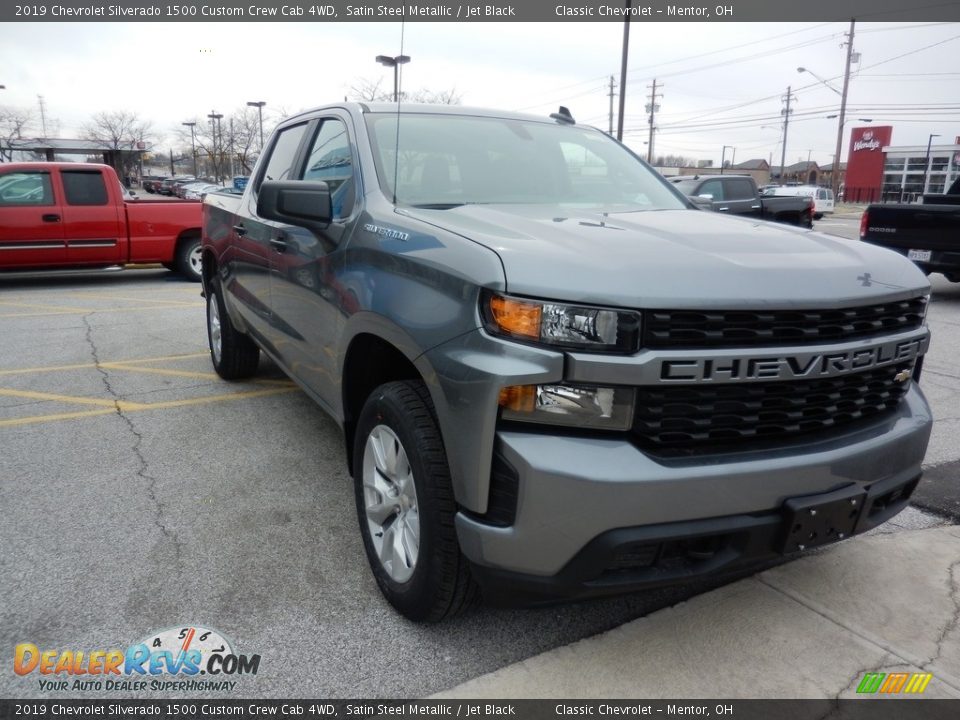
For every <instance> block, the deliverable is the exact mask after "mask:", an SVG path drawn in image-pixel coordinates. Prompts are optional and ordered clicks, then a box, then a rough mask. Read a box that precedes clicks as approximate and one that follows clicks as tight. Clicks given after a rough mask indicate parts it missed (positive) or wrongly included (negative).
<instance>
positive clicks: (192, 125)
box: [180, 122, 197, 177]
mask: <svg viewBox="0 0 960 720" xmlns="http://www.w3.org/2000/svg"><path fill="white" fill-rule="evenodd" d="M180 124H181V125H183V126H184V127H188V128H190V152H191V153H192V154H193V176H194V177H197V143H196V140H195V136H194V133H193V129H194V128H195V127H196V126H197V124H196V123H195V122H185V123H180Z"/></svg>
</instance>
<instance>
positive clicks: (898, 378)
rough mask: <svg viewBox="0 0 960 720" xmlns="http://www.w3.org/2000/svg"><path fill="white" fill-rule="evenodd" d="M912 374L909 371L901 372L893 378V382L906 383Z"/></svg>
mask: <svg viewBox="0 0 960 720" xmlns="http://www.w3.org/2000/svg"><path fill="white" fill-rule="evenodd" d="M910 375H911V372H910V371H909V370H901V371H900V372H898V373H897V374H896V375H894V376H893V381H894V382H898V383H905V382H906V381H907V380H909V379H910Z"/></svg>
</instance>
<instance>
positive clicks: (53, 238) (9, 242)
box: [0, 166, 67, 269]
mask: <svg viewBox="0 0 960 720" xmlns="http://www.w3.org/2000/svg"><path fill="white" fill-rule="evenodd" d="M66 258H67V252H66V245H65V243H64V238H63V217H62V211H61V208H60V206H59V205H58V203H57V198H56V195H55V193H54V189H53V180H52V177H51V175H50V171H49V170H43V169H37V170H16V169H9V170H7V169H4V168H2V166H0V269H8V268H25V267H42V266H53V265H63V264H64V263H65V262H66Z"/></svg>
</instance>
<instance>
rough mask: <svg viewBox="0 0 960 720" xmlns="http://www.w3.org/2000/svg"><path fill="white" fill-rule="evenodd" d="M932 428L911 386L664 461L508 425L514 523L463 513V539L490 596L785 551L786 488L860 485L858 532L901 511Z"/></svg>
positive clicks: (689, 569)
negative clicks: (824, 435)
mask: <svg viewBox="0 0 960 720" xmlns="http://www.w3.org/2000/svg"><path fill="white" fill-rule="evenodd" d="M931 425H932V417H931V413H930V409H929V407H928V406H927V403H926V400H925V399H924V397H923V394H922V392H921V391H920V389H919V387H918V386H917V385H916V384H913V385H912V387H911V388H910V390H909V391H908V392H907V394H906V396H905V397H904V399H903V401H902V402H901V403H900V405H899V407H898V410H897V412H896V413H895V414H894V415H892V416H888V417H885V418H884V419H883V420H882V421H877V422H875V423H872V424H869V425H865V426H861V427H859V428H858V429H856V430H849V431H847V432H844V433H838V434H836V435H834V436H832V437H830V438H829V439H825V440H818V441H811V442H807V443H805V444H804V443H802V441H801V442H798V443H796V444H791V445H790V446H789V447H782V448H778V449H769V450H757V451H752V452H727V453H723V454H718V455H715V456H705V455H698V456H696V457H690V458H670V459H666V458H658V457H655V456H652V455H649V454H647V453H644V452H643V451H641V450H640V449H638V448H637V447H635V446H634V445H633V444H631V443H630V442H629V440H627V439H619V438H600V437H593V438H587V437H575V436H558V435H556V434H550V435H547V434H540V433H537V432H530V431H520V430H505V429H501V430H500V431H499V432H498V433H497V442H496V453H497V456H498V457H499V460H498V463H499V464H501V465H502V466H503V467H506V468H512V469H513V474H514V475H515V481H516V482H515V500H513V502H514V503H515V507H514V508H513V512H512V514H511V515H510V524H509V525H508V526H505V527H498V526H496V525H493V524H491V523H490V522H489V518H485V517H482V516H477V515H473V514H470V513H467V512H461V513H459V514H458V515H457V519H456V525H457V532H458V536H459V539H460V545H461V548H462V550H463V552H464V554H465V555H466V557H467V558H468V560H469V561H470V562H471V563H472V564H473V566H474V569H475V575H476V577H477V579H478V580H479V581H480V582H481V584H482V585H484V586H485V587H486V589H487V591H488V595H489V594H493V593H492V592H491V591H492V590H493V589H494V587H500V588H509V592H510V594H511V595H512V596H514V601H517V602H524V601H525V600H524V599H523V597H524V596H530V597H531V598H543V599H546V598H548V597H557V596H565V597H570V596H579V595H593V594H603V593H608V592H622V591H624V590H629V589H633V588H639V587H648V586H653V585H659V584H668V583H674V582H679V581H682V580H688V579H693V578H696V577H699V576H701V575H709V574H712V573H716V572H720V571H725V570H730V569H733V568H734V567H736V566H739V565H744V564H748V563H749V562H751V561H756V560H760V559H763V558H765V557H769V556H773V555H776V554H777V553H778V552H780V551H784V550H789V548H786V546H785V544H784V540H783V539H784V537H785V533H786V532H787V528H786V527H785V524H786V522H787V517H788V511H787V510H786V509H785V503H786V502H787V501H788V500H789V499H791V498H797V497H801V496H815V495H818V494H827V493H831V492H833V491H837V490H838V489H842V488H852V489H854V490H855V491H857V492H860V491H862V492H864V493H865V495H863V496H862V497H863V503H862V510H861V511H860V513H859V514H858V515H857V518H856V524H855V526H852V527H851V528H850V531H851V534H855V533H860V532H864V531H866V530H869V529H870V528H872V527H875V526H876V525H878V524H880V523H882V522H884V521H886V520H887V519H889V518H890V517H892V516H893V515H894V514H896V513H897V512H899V511H900V510H901V509H902V508H903V507H905V505H906V503H907V501H908V499H909V496H910V493H912V491H913V488H914V487H915V486H916V480H917V479H918V478H919V475H920V465H921V462H922V460H923V456H924V453H925V451H926V446H927V442H928V440H929V435H930V429H931ZM844 534H845V535H846V534H847V533H844ZM666 561H669V562H666Z"/></svg>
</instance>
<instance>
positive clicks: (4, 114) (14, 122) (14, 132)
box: [0, 106, 34, 162]
mask: <svg viewBox="0 0 960 720" xmlns="http://www.w3.org/2000/svg"><path fill="white" fill-rule="evenodd" d="M33 122H34V114H33V110H30V109H27V108H16V107H10V106H0V162H11V161H12V160H13V148H12V147H11V146H10V142H11V141H12V140H21V139H22V138H23V134H24V133H25V132H28V131H29V130H30V128H31V127H32V126H33Z"/></svg>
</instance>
